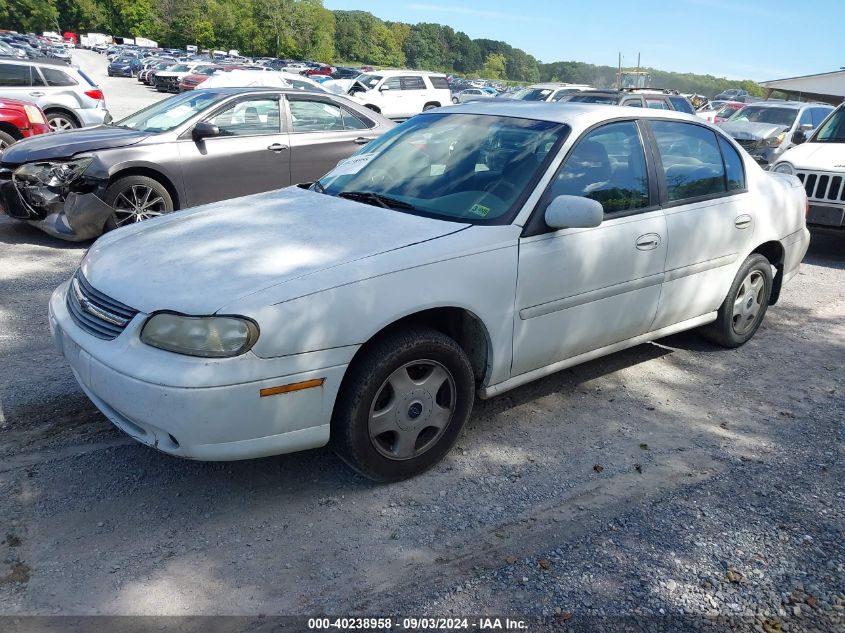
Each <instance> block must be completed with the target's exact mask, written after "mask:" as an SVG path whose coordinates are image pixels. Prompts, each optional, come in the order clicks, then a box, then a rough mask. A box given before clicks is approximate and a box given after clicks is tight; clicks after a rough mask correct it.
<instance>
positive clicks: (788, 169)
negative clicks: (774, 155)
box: [772, 163, 795, 176]
mask: <svg viewBox="0 0 845 633" xmlns="http://www.w3.org/2000/svg"><path fill="white" fill-rule="evenodd" d="M772 171H773V172H776V173H778V174H789V175H790V176H794V175H795V168H794V167H793V166H792V165H791V164H790V163H778V164H777V165H775V166H774V167H772Z"/></svg>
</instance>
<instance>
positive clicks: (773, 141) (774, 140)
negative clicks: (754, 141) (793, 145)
mask: <svg viewBox="0 0 845 633" xmlns="http://www.w3.org/2000/svg"><path fill="white" fill-rule="evenodd" d="M785 138H786V132H781V133H780V134H778V135H777V136H773V137H771V138H767V139H766V140H765V141H763V142H762V146H763V147H777V146H778V145H780V144H781V143H783V139H785Z"/></svg>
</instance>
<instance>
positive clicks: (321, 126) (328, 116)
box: [290, 99, 343, 132]
mask: <svg viewBox="0 0 845 633" xmlns="http://www.w3.org/2000/svg"><path fill="white" fill-rule="evenodd" d="M290 117H291V121H292V123H291V126H292V130H293V131H294V132H331V131H336V130H342V129H343V113H342V112H341V110H340V108H339V107H337V106H336V105H334V104H332V103H326V102H325V101H305V100H300V99H296V100H291V101H290Z"/></svg>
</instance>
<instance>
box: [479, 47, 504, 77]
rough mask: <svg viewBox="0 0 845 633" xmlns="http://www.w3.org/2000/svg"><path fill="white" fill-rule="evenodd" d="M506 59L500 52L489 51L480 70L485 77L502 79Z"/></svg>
mask: <svg viewBox="0 0 845 633" xmlns="http://www.w3.org/2000/svg"><path fill="white" fill-rule="evenodd" d="M506 67H507V59H506V58H505V56H504V55H502V54H501V53H490V54H489V55H487V59H485V60H484V67H483V68H482V69H481V72H482V73H484V77H485V78H487V79H504V78H505V68H506Z"/></svg>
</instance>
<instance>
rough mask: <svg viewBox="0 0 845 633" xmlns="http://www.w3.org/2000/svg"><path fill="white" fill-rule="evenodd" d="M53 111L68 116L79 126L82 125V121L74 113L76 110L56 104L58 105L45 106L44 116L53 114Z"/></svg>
mask: <svg viewBox="0 0 845 633" xmlns="http://www.w3.org/2000/svg"><path fill="white" fill-rule="evenodd" d="M54 113H55V114H64V115H65V116H67V117H70V118H71V119H73V120H74V121H76V124H77V125H78V126H79V127H82V121H81V120H80V119H79V117H78V116H77V115H76V112H74V111H73V110H72V109H70V108H68V107H65V106H58V105H54V106H47V107H46V108H44V115H45V116H50V115H51V114H54Z"/></svg>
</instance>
